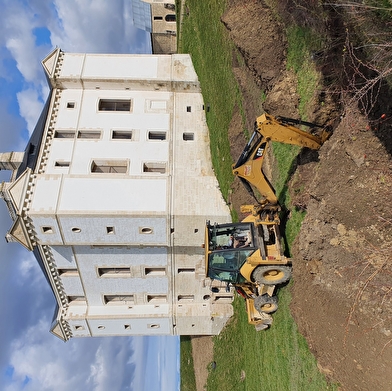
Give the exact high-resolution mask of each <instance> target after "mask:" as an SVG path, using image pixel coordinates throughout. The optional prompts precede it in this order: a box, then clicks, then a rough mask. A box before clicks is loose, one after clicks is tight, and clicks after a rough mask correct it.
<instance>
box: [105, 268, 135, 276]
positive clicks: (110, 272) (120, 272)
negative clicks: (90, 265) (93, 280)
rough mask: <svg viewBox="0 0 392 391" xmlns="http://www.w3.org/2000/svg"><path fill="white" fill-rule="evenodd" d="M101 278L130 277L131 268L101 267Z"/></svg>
mask: <svg viewBox="0 0 392 391" xmlns="http://www.w3.org/2000/svg"><path fill="white" fill-rule="evenodd" d="M98 276H99V277H116V276H118V277H130V276H131V269H130V268H129V267H99V268H98Z"/></svg>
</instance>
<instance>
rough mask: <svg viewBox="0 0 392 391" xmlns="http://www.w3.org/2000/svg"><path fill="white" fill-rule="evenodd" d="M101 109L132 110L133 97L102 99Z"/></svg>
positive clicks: (100, 101) (99, 105) (99, 106)
mask: <svg viewBox="0 0 392 391" xmlns="http://www.w3.org/2000/svg"><path fill="white" fill-rule="evenodd" d="M98 110H99V111H131V99H100V100H99V104H98Z"/></svg>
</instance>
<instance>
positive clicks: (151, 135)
mask: <svg viewBox="0 0 392 391" xmlns="http://www.w3.org/2000/svg"><path fill="white" fill-rule="evenodd" d="M148 139H149V140H166V132H162V131H155V130H151V131H150V132H148Z"/></svg>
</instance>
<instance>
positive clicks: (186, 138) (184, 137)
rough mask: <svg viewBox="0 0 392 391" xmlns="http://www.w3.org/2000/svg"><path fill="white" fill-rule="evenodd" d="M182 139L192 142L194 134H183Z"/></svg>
mask: <svg viewBox="0 0 392 391" xmlns="http://www.w3.org/2000/svg"><path fill="white" fill-rule="evenodd" d="M182 139H183V140H184V141H193V140H194V139H195V136H194V133H183V134H182Z"/></svg>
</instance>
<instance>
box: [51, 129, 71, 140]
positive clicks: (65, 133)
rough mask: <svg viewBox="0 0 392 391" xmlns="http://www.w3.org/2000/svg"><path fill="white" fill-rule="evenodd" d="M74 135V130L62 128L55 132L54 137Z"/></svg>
mask: <svg viewBox="0 0 392 391" xmlns="http://www.w3.org/2000/svg"><path fill="white" fill-rule="evenodd" d="M74 137H75V131H74V130H70V129H64V130H63V129H62V130H56V131H55V132H54V138H74Z"/></svg>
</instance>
